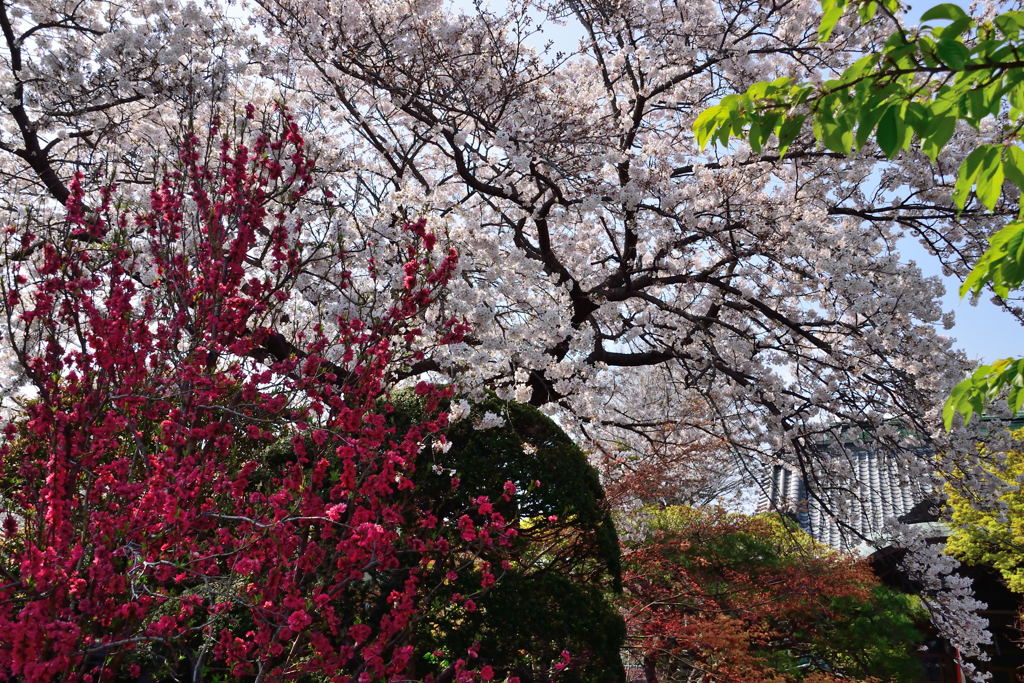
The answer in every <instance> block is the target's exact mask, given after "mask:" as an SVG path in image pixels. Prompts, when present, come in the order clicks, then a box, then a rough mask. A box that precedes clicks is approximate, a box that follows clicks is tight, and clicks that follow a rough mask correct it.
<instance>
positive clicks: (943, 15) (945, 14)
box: [921, 2, 970, 22]
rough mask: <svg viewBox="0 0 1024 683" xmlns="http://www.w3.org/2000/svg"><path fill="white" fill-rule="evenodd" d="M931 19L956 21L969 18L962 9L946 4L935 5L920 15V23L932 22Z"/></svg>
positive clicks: (949, 3)
mask: <svg viewBox="0 0 1024 683" xmlns="http://www.w3.org/2000/svg"><path fill="white" fill-rule="evenodd" d="M933 19H946V20H948V21H956V20H957V19H970V17H968V16H967V12H964V10H963V8H961V7H960V6H959V5H954V4H953V3H951V2H947V3H944V4H942V5H936V6H935V7H932V8H931V9H930V10H928V11H927V12H925V13H924V14H922V15H921V21H922V22H924V21H932V20H933Z"/></svg>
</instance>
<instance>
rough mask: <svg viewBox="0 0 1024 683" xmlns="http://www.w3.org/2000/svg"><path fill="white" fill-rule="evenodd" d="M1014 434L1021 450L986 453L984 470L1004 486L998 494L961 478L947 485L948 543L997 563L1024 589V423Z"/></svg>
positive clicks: (960, 553)
mask: <svg viewBox="0 0 1024 683" xmlns="http://www.w3.org/2000/svg"><path fill="white" fill-rule="evenodd" d="M1014 438H1015V439H1017V440H1018V441H1021V442H1022V443H1021V449H1022V450H1020V451H1010V452H1009V453H1007V454H1006V458H1005V460H1004V459H1002V458H998V459H997V458H995V457H993V456H992V455H991V454H989V453H985V452H982V453H981V456H982V457H981V461H982V463H983V467H984V468H985V471H986V472H988V473H989V474H990V475H992V476H993V477H994V480H995V482H996V483H997V485H998V486H999V490H998V492H997V495H996V496H995V497H994V499H992V498H990V499H987V500H986V499H985V498H983V497H982V496H979V495H978V494H977V493H975V492H974V491H972V490H971V487H967V486H958V485H957V484H958V482H956V481H954V482H952V483H950V484H947V485H946V493H947V495H948V496H949V505H950V508H951V509H952V519H951V524H950V526H951V527H952V528H951V533H950V535H949V540H948V541H947V545H946V549H947V550H948V551H949V553H950V554H952V555H953V556H955V557H957V558H959V559H961V560H963V561H965V562H969V563H972V564H987V565H990V566H992V567H995V568H996V569H997V570H999V572H1000V573H1001V574H1002V575H1003V578H1004V579H1005V581H1006V584H1007V586H1008V587H1009V588H1010V590H1012V591H1014V592H1017V593H1024V491H1022V490H1021V486H1020V483H1019V482H1021V481H1024V429H1022V430H1018V431H1017V432H1014Z"/></svg>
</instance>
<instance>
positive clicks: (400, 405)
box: [393, 392, 625, 683]
mask: <svg viewBox="0 0 1024 683" xmlns="http://www.w3.org/2000/svg"><path fill="white" fill-rule="evenodd" d="M393 406H394V409H395V411H394V415H393V420H394V422H395V423H396V424H397V425H398V433H402V426H403V424H404V423H405V422H409V423H410V424H411V423H413V422H418V421H419V420H420V419H421V410H422V407H421V405H420V398H419V397H417V396H415V395H414V394H413V393H411V392H409V393H405V394H402V395H399V396H396V397H395V398H394V400H393ZM488 412H489V413H492V414H494V415H498V416H500V417H501V418H502V419H503V420H504V424H502V425H501V426H498V427H493V428H490V429H483V430H481V429H476V428H475V426H474V424H475V423H476V422H478V420H479V419H480V418H481V417H482V416H483V415H484V414H485V413H488ZM435 438H436V437H435ZM445 438H446V439H447V441H448V442H449V443H450V444H451V447H450V448H449V449H448V450H447V451H444V450H438V449H434V448H432V447H431V444H430V443H427V444H426V445H425V448H424V449H423V450H422V451H421V453H420V456H419V458H418V460H417V464H416V472H415V474H414V480H415V483H416V486H415V489H414V490H415V492H416V495H417V496H419V497H420V498H422V501H423V503H422V505H423V508H424V509H428V510H430V511H431V512H432V513H433V514H435V515H437V516H438V518H439V519H441V520H449V521H448V522H447V524H452V522H451V521H450V520H454V519H457V518H458V517H459V516H460V515H461V514H463V513H464V512H465V511H466V510H467V509H473V508H474V507H475V505H474V501H475V500H477V499H478V498H479V497H480V496H487V497H488V498H489V499H490V501H491V503H492V504H493V505H494V509H495V510H496V511H498V512H500V513H501V514H502V515H503V516H504V517H505V519H506V520H509V521H513V520H516V521H518V526H519V534H518V536H517V537H516V539H515V540H514V541H513V544H512V546H511V547H508V548H503V549H500V553H499V554H496V555H495V556H494V557H492V558H479V559H489V560H490V561H491V564H492V571H493V572H494V574H495V575H496V578H497V583H496V584H495V585H494V586H493V587H492V588H490V589H489V590H486V591H481V581H480V579H481V569H480V567H479V562H477V561H475V560H474V559H473V558H468V557H466V558H462V560H463V561H462V562H461V563H460V567H459V569H458V578H457V579H454V580H451V581H448V582H446V584H445V586H444V587H443V588H441V589H439V590H437V591H436V592H435V593H434V594H433V596H432V597H431V599H430V600H429V601H428V603H427V604H424V605H422V606H421V608H422V611H423V613H424V619H423V622H422V625H421V630H420V633H419V634H418V638H417V643H416V648H417V652H418V653H419V657H418V660H419V661H421V662H423V663H424V668H423V670H422V671H417V672H416V673H417V675H421V676H423V675H426V674H427V673H429V671H430V668H431V667H430V666H428V664H429V661H428V660H429V659H430V657H432V656H436V655H434V654H433V653H438V652H440V653H443V654H445V656H447V655H452V657H451V658H452V659H455V658H458V657H462V656H465V654H464V653H465V652H466V651H467V650H468V649H469V648H470V647H474V650H475V651H476V652H478V655H479V659H478V660H477V661H478V662H479V663H481V664H490V665H491V666H493V667H494V668H495V670H496V671H498V672H502V675H511V676H518V677H520V679H521V680H541V679H543V680H547V677H546V676H547V674H546V673H545V672H546V671H547V668H548V667H550V666H551V664H552V662H557V661H559V659H560V657H561V651H562V650H568V651H569V652H570V653H572V665H571V666H569V667H568V668H566V669H565V670H564V671H562V672H561V673H560V674H559V677H558V680H560V681H566V682H567V683H569V682H572V681H578V682H579V683H584V682H586V683H590V682H593V683H601V682H602V681H607V682H608V683H611V682H612V681H620V680H622V679H623V678H624V677H625V673H624V670H623V667H622V661H621V659H620V650H621V648H622V644H623V642H624V641H625V626H624V624H623V620H622V617H621V616H620V615H619V613H618V611H617V610H616V608H615V606H614V604H613V596H614V595H615V594H616V593H618V592H619V591H620V590H621V576H620V558H619V540H618V536H617V534H616V532H615V526H614V524H613V522H612V519H611V516H610V514H609V511H608V508H607V506H606V505H605V501H604V491H603V489H602V487H601V484H600V481H599V478H598V475H597V471H596V470H595V469H594V468H593V467H591V465H590V464H589V462H588V460H587V457H586V454H585V453H584V452H583V451H582V450H581V449H580V448H579V447H578V446H577V445H576V444H575V443H573V441H572V439H571V438H570V437H569V436H568V435H567V434H566V433H565V432H564V431H563V430H562V429H561V428H560V427H559V426H558V425H557V424H555V422H553V421H552V420H551V419H550V418H548V417H547V416H546V415H544V414H543V413H541V412H540V411H538V410H537V409H536V408H534V407H532V406H529V405H525V404H522V403H515V402H509V401H502V400H500V399H498V398H497V397H495V396H493V395H492V396H490V397H489V398H487V399H486V400H484V401H482V402H480V403H478V404H476V405H474V406H473V409H472V412H471V413H470V415H469V416H467V417H465V418H463V419H462V420H460V421H458V422H456V423H454V424H452V425H450V426H449V427H448V429H447V430H446V433H445ZM452 477H456V478H457V479H458V480H459V481H458V486H457V487H453V484H452ZM507 481H511V482H512V483H513V484H515V487H516V491H517V493H516V494H514V495H512V496H510V497H504V494H505V482H507ZM502 559H505V560H507V566H506V567H505V568H501V566H500V565H501V560H502ZM455 594H460V595H463V596H473V599H474V602H475V604H476V609H475V610H472V611H469V610H465V609H462V608H461V607H459V606H458V605H457V604H456V603H457V601H456V602H453V600H452V596H453V595H455Z"/></svg>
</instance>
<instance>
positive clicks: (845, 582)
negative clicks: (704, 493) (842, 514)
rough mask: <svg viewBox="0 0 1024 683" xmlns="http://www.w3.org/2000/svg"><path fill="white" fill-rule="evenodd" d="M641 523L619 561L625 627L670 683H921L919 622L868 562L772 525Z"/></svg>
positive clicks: (912, 602)
mask: <svg viewBox="0 0 1024 683" xmlns="http://www.w3.org/2000/svg"><path fill="white" fill-rule="evenodd" d="M648 519H649V524H648V526H649V533H648V535H647V537H646V538H645V539H644V540H643V541H642V542H638V543H634V544H631V547H630V549H629V552H628V553H627V554H626V561H625V564H626V576H627V595H628V597H629V611H630V617H629V622H628V623H629V626H630V632H631V635H632V636H633V638H634V641H635V642H637V643H638V645H637V647H639V648H642V649H643V651H644V654H645V656H647V657H648V658H651V659H653V660H655V661H656V662H657V663H658V667H659V671H661V672H664V673H667V674H669V677H670V678H671V677H673V676H674V677H675V678H673V680H676V679H679V680H681V679H682V678H683V677H685V675H687V671H689V670H697V669H703V670H710V671H711V672H712V673H713V674H715V675H716V676H720V677H722V679H723V680H773V681H775V680H777V681H782V680H805V679H810V678H814V679H815V680H821V679H820V676H821V675H822V673H827V674H830V675H839V676H841V677H843V678H847V679H849V678H853V679H857V680H864V679H869V678H871V679H876V680H887V681H915V680H919V675H920V670H919V665H918V664H917V662H916V660H915V658H914V656H913V649H914V646H915V645H916V644H918V643H920V641H921V635H920V633H919V632H918V631H917V629H916V628H915V624H916V623H919V622H921V621H923V620H924V619H925V618H926V616H925V612H924V610H923V608H922V607H921V605H920V603H919V601H918V600H917V599H916V598H914V597H913V596H909V595H905V594H903V593H899V592H898V591H895V590H893V589H890V588H888V587H886V586H884V585H882V584H881V583H880V582H879V581H878V579H877V578H875V577H874V576H873V575H872V574H871V572H870V569H869V568H868V567H867V566H866V564H865V563H864V562H863V561H858V560H856V559H855V558H852V557H850V556H846V555H842V554H839V553H837V552H835V551H833V550H831V549H830V548H828V547H827V546H824V545H822V544H820V543H818V542H816V541H814V540H813V539H812V538H811V537H810V536H808V535H807V534H805V533H804V532H803V531H801V530H800V529H799V528H798V527H797V526H796V524H795V523H793V522H791V521H789V520H781V519H780V518H779V517H777V516H756V517H748V516H745V515H740V514H730V513H726V512H724V511H722V510H718V509H700V508H687V507H669V508H665V509H660V510H651V511H650V516H649V518H648ZM816 676H817V677H816ZM829 680H832V679H831V678H829Z"/></svg>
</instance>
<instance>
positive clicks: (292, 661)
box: [0, 107, 515, 681]
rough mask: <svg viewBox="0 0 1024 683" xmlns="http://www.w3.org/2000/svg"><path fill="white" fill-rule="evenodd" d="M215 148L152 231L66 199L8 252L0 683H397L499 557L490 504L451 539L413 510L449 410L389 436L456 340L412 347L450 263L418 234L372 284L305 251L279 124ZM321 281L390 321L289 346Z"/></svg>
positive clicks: (299, 170)
mask: <svg viewBox="0 0 1024 683" xmlns="http://www.w3.org/2000/svg"><path fill="white" fill-rule="evenodd" d="M218 126H219V124H218V123H217V122H216V121H215V123H214V124H213V126H212V127H211V128H210V130H209V131H208V133H204V134H203V135H201V136H196V135H186V136H185V138H184V140H183V143H182V145H181V148H180V153H179V154H178V156H177V158H176V159H175V160H174V161H173V162H172V163H171V164H170V169H169V170H167V171H166V172H165V173H164V174H163V177H162V180H160V181H159V182H158V183H156V184H155V185H154V186H153V189H152V192H151V194H150V198H149V203H148V207H146V208H132V207H131V206H130V205H129V204H128V203H127V202H126V201H121V202H120V203H119V200H118V199H117V197H118V193H117V191H116V189H115V188H106V189H104V190H102V191H100V192H97V193H88V192H86V190H85V189H84V188H83V187H82V183H81V182H80V181H79V180H77V179H76V180H75V181H74V182H72V183H70V196H69V198H68V200H67V202H66V209H67V212H66V222H65V223H64V225H62V226H57V227H56V228H55V229H51V230H48V231H46V232H45V234H42V231H40V232H41V234H39V235H37V234H34V233H33V232H32V231H31V230H30V229H29V227H30V226H27V225H26V226H24V227H21V226H12V227H7V228H6V230H5V233H4V235H3V242H2V248H3V250H4V254H3V259H2V263H3V272H2V277H0V287H2V290H3V291H2V296H3V308H2V311H3V315H4V321H5V325H6V329H5V330H4V343H6V344H8V345H9V346H10V347H11V348H12V349H13V351H14V355H15V357H16V358H17V363H18V365H19V370H20V372H21V373H23V374H22V377H23V378H24V386H23V387H22V390H21V396H22V399H21V400H20V402H14V403H10V404H9V405H8V406H7V408H8V413H9V415H8V417H9V419H8V421H7V423H6V426H5V427H4V429H3V445H2V450H0V456H2V459H0V521H2V524H3V535H2V540H0V544H2V545H0V547H2V552H0V678H2V679H11V678H14V679H18V680H25V681H53V680H113V679H114V678H115V677H119V678H123V677H124V676H128V677H131V678H137V677H140V676H149V677H151V678H154V677H155V678H167V677H168V676H181V675H188V677H189V680H193V679H194V676H195V675H196V674H197V673H199V674H201V675H209V674H210V673H212V672H218V671H219V672H221V673H223V674H226V675H228V676H231V677H247V678H249V677H252V678H255V679H257V680H269V679H281V678H294V677H300V676H304V675H307V674H323V675H325V676H326V677H328V678H331V679H332V680H341V681H368V680H381V679H383V678H391V677H395V676H398V675H400V674H401V673H402V672H403V671H405V670H407V669H408V668H409V667H410V657H411V656H412V651H413V647H412V643H411V640H410V639H411V634H412V633H413V631H414V627H415V625H416V620H417V604H418V602H419V601H420V600H421V599H422V597H423V596H424V595H425V594H426V593H428V592H429V591H431V590H432V589H433V588H434V587H436V585H437V584H438V583H439V582H440V581H443V580H447V579H445V577H444V576H443V574H447V573H448V572H450V571H451V567H452V566H453V564H452V563H451V562H446V558H448V557H450V556H452V555H454V554H459V556H460V557H461V558H463V562H462V563H461V564H457V565H455V566H466V562H465V561H464V560H465V558H467V557H468V558H472V557H473V556H474V553H476V552H477V551H479V550H481V549H484V548H486V549H488V552H489V553H490V554H491V555H493V553H494V548H495V547H501V546H502V545H503V544H505V543H507V539H508V537H509V536H510V535H511V534H514V533H515V532H514V531H513V530H512V529H511V528H510V525H509V524H508V523H506V521H505V520H504V519H503V518H502V517H501V516H500V515H498V514H488V506H487V505H485V502H486V501H476V504H475V505H474V506H473V507H472V508H471V509H467V510H465V511H464V514H463V515H461V516H460V518H459V524H458V533H456V532H454V531H451V530H446V529H444V528H442V527H443V524H442V522H443V520H440V519H438V518H437V517H436V516H434V515H433V514H432V513H431V512H430V511H429V510H424V509H420V505H421V502H420V503H418V502H417V501H420V500H421V499H419V498H417V497H415V496H412V495H410V489H411V488H412V487H413V483H412V481H413V480H412V478H411V476H412V474H413V469H414V460H415V458H416V455H417V454H418V453H419V451H420V449H421V444H422V442H423V439H424V437H425V435H427V434H428V433H432V432H437V431H438V430H439V429H441V428H443V427H444V425H445V424H446V415H445V414H444V413H442V412H439V410H438V401H439V400H442V399H444V398H447V397H448V396H449V394H450V391H451V390H450V389H447V388H441V387H437V386H433V385H428V384H425V383H421V384H419V385H418V386H417V387H416V390H417V393H419V394H421V395H422V396H423V397H424V401H425V405H426V410H425V413H424V414H425V415H426V417H425V418H424V419H423V420H421V421H419V422H417V423H415V424H413V425H411V426H409V427H408V428H403V429H402V430H400V431H397V430H396V429H395V428H394V426H393V424H394V421H393V420H389V416H388V414H389V412H390V410H391V406H390V404H389V394H390V392H391V390H392V388H393V386H394V383H395V382H394V378H395V376H396V374H397V373H398V372H399V371H400V369H401V368H402V367H403V366H408V365H409V364H411V363H414V362H416V361H418V360H420V359H422V358H424V357H425V354H428V353H429V351H430V350H431V348H433V347H434V346H435V345H443V344H448V343H451V342H453V341H457V340H459V339H461V337H462V335H463V334H464V333H465V331H466V327H465V326H464V325H463V324H462V323H461V322H460V321H458V320H455V319H452V320H450V321H448V324H447V326H446V329H445V330H444V331H443V333H442V334H439V335H438V334H435V335H432V336H431V335H427V334H425V333H424V332H423V331H422V330H421V327H420V324H419V320H420V318H421V316H422V314H423V313H424V311H425V310H426V309H428V308H430V307H431V306H433V305H435V303H436V301H437V299H438V297H439V296H440V294H441V292H443V290H444V288H445V286H446V283H447V282H448V280H449V278H450V276H451V274H452V272H453V268H454V267H455V264H456V258H457V257H456V254H455V252H454V250H451V251H448V252H447V253H436V252H437V247H436V239H435V237H434V235H433V234H431V233H430V232H429V231H428V230H427V228H426V224H425V222H423V221H419V222H413V223H409V224H407V225H405V228H404V231H405V235H406V236H407V239H406V241H405V244H404V245H402V259H401V260H402V261H403V262H404V263H403V265H402V266H401V270H400V272H399V273H398V274H397V276H396V277H391V278H390V279H389V277H388V276H387V274H385V273H383V272H381V271H380V270H378V268H377V266H376V265H375V263H374V261H373V260H372V259H370V260H369V261H358V260H357V259H355V258H353V257H352V255H351V254H349V253H348V252H347V251H346V250H345V248H344V246H341V247H338V245H336V244H335V245H333V246H330V245H325V244H323V243H317V242H316V241H315V240H314V239H313V237H312V236H311V235H312V232H311V228H310V227H309V226H308V225H307V224H306V222H305V221H304V220H303V216H304V215H305V214H304V211H303V210H302V206H303V203H304V202H309V201H310V199H311V197H312V196H313V195H314V194H316V193H318V192H319V191H318V190H316V188H315V186H314V183H313V179H312V169H313V163H312V161H311V159H310V157H309V155H308V154H307V153H306V151H305V145H304V141H303V139H302V137H301V135H300V133H299V128H298V126H297V125H296V123H295V122H294V121H293V120H292V119H291V118H290V116H289V115H288V114H287V112H284V111H280V112H278V113H277V114H274V115H273V116H268V117H266V118H265V119H264V120H263V121H260V120H259V119H258V117H256V115H255V112H254V111H253V109H252V108H251V107H249V108H247V111H246V115H245V116H239V117H238V118H237V119H236V122H235V123H233V124H231V126H226V128H230V129H231V130H230V131H229V132H228V133H223V132H222V131H221V129H220V128H219V127H218ZM317 196H318V197H319V199H320V200H323V201H329V193H322V196H321V194H317ZM313 275H315V276H316V277H318V278H319V280H320V281H321V283H328V284H329V285H330V286H331V287H333V288H334V290H335V291H336V292H337V293H338V296H339V298H343V297H344V295H345V292H347V291H350V290H353V289H355V287H354V286H353V283H354V282H355V281H356V280H359V279H363V280H369V281H372V282H376V283H377V284H376V287H377V290H378V291H381V292H383V294H381V295H380V297H379V298H380V299H387V301H386V305H385V306H377V307H376V308H375V309H373V310H375V311H377V312H376V313H374V314H373V315H368V316H364V317H359V316H357V315H355V314H353V313H352V312H351V311H350V312H347V313H346V312H339V313H336V314H335V315H333V316H327V315H323V316H321V317H320V319H319V320H317V321H314V322H309V321H308V320H306V321H304V323H303V324H302V326H299V325H296V324H292V325H291V326H290V327H289V323H290V321H291V320H292V318H291V317H290V316H289V311H290V308H289V307H290V306H292V305H293V292H294V291H295V290H296V289H298V288H300V287H301V286H303V285H302V283H303V282H304V281H305V279H308V278H310V277H312V276H313ZM364 285H365V283H364ZM363 289H365V286H364V287H363ZM367 310H370V309H369V308H368V309H367ZM471 564H472V563H471V562H470V565H471ZM439 572H443V574H439ZM446 666H447V667H448V669H449V671H448V672H444V671H439V672H438V673H439V674H440V675H442V676H444V677H448V678H450V677H451V676H452V675H453V674H454V673H455V672H456V671H463V673H462V674H460V675H462V677H463V678H466V677H472V676H474V675H473V674H466V673H464V670H465V669H468V668H471V667H470V665H467V664H466V662H463V661H461V660H459V661H456V662H449V663H446Z"/></svg>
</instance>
